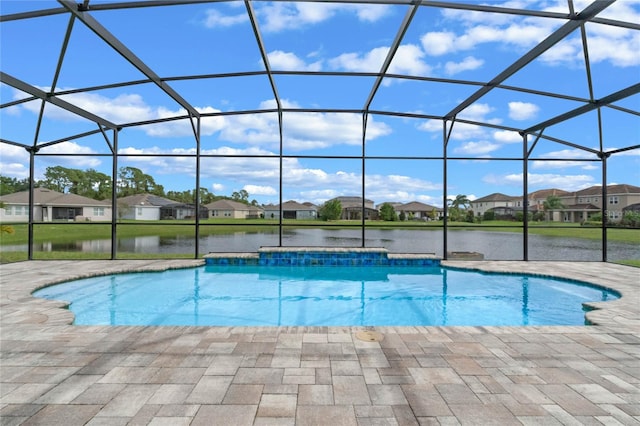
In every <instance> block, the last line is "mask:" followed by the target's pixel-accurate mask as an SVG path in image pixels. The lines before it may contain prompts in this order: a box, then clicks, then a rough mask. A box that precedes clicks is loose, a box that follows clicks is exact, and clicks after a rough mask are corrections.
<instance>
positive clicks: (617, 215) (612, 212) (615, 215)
mask: <svg viewBox="0 0 640 426" xmlns="http://www.w3.org/2000/svg"><path fill="white" fill-rule="evenodd" d="M619 218H620V212H619V211H616V210H609V219H613V220H616V219H619Z"/></svg>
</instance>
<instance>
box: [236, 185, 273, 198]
mask: <svg viewBox="0 0 640 426" xmlns="http://www.w3.org/2000/svg"><path fill="white" fill-rule="evenodd" d="M242 189H244V190H245V191H247V192H248V193H249V194H250V195H251V196H253V195H277V194H278V191H276V189H275V188H273V187H272V186H268V185H245V186H244V187H243V188H242Z"/></svg>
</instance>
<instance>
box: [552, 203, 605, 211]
mask: <svg viewBox="0 0 640 426" xmlns="http://www.w3.org/2000/svg"><path fill="white" fill-rule="evenodd" d="M559 210H565V211H566V210H580V211H582V210H600V207H598V206H594V205H593V204H572V205H570V206H565V207H564V208H562V209H559Z"/></svg>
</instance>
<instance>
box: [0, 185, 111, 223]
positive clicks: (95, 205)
mask: <svg viewBox="0 0 640 426" xmlns="http://www.w3.org/2000/svg"><path fill="white" fill-rule="evenodd" d="M0 202H2V203H3V205H4V207H3V208H1V209H0V222H3V223H4V222H28V221H29V191H22V192H15V193H13V194H7V195H3V196H1V197H0ZM111 215H112V209H111V202H110V201H99V200H94V199H92V198H88V197H83V196H81V195H76V194H63V193H61V192H57V191H54V190H51V189H47V188H34V189H33V221H34V222H56V221H64V222H71V221H76V222H89V221H91V222H100V221H110V220H111Z"/></svg>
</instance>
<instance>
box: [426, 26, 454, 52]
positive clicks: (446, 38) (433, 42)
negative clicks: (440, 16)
mask: <svg viewBox="0 0 640 426" xmlns="http://www.w3.org/2000/svg"><path fill="white" fill-rule="evenodd" d="M455 38H456V35H455V33H452V32H450V31H433V32H428V33H426V34H424V35H423V36H422V37H420V42H421V43H422V48H423V49H424V51H425V53H426V54H427V55H432V56H440V55H444V54H445V53H450V52H451V51H452V50H453V49H454V41H455Z"/></svg>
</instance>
